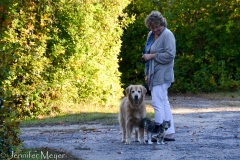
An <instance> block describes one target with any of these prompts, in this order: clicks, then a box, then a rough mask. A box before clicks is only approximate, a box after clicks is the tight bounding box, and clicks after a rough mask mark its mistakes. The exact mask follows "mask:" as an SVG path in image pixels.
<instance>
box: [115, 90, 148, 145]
mask: <svg viewBox="0 0 240 160" xmlns="http://www.w3.org/2000/svg"><path fill="white" fill-rule="evenodd" d="M125 91H126V97H124V98H123V99H122V102H121V104H120V112H119V124H120V127H121V130H122V142H123V143H124V142H125V144H130V143H131V134H132V133H133V131H134V130H135V141H139V142H140V144H144V143H145V142H144V128H142V127H140V125H141V120H142V119H143V118H144V117H146V106H145V102H144V99H145V94H146V92H147V90H146V88H145V87H144V86H142V85H130V86H129V87H127V88H126V90H125Z"/></svg>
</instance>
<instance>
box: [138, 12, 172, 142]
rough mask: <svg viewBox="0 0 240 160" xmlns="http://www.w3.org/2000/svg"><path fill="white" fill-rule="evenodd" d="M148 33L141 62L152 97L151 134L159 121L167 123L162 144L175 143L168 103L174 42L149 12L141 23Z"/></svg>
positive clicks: (157, 14) (155, 14)
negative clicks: (152, 118) (168, 122)
mask: <svg viewBox="0 0 240 160" xmlns="http://www.w3.org/2000/svg"><path fill="white" fill-rule="evenodd" d="M145 25H146V27H147V28H149V29H150V30H151V31H150V32H149V33H148V37H147V42H146V45H145V49H144V53H143V56H142V58H143V59H144V60H145V61H146V64H145V73H146V77H145V80H146V82H147V83H148V86H149V89H150V90H151V95H152V106H153V108H154V118H155V122H156V124H157V125H156V127H155V130H157V129H158V128H159V125H160V124H161V123H162V122H163V120H166V121H168V120H171V127H170V128H169V129H168V130H167V135H166V136H165V141H175V139H174V133H175V129H174V122H173V115H172V111H171V108H170V104H169V101H168V88H169V87H170V86H171V83H172V82H173V81H174V71H173V67H174V58H175V55H176V42H175V37H174V35H173V33H172V32H171V31H170V30H169V29H167V21H166V19H165V18H164V17H163V16H162V14H161V13H160V12H158V11H152V12H151V13H150V14H149V15H148V16H147V18H146V19H145Z"/></svg>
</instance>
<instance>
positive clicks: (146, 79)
mask: <svg viewBox="0 0 240 160" xmlns="http://www.w3.org/2000/svg"><path fill="white" fill-rule="evenodd" d="M145 82H146V83H148V77H147V75H146V76H145Z"/></svg>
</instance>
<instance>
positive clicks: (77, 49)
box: [0, 0, 130, 146]
mask: <svg viewBox="0 0 240 160" xmlns="http://www.w3.org/2000/svg"><path fill="white" fill-rule="evenodd" d="M128 3H129V1H128V0H101V1H99V0H83V1H79V0H70V1H67V0H55V1H52V0H25V1H22V0H11V1H9V0H4V1H1V3H0V13H1V15H0V18H1V23H0V25H1V30H0V55H1V57H0V62H1V63H0V96H1V97H4V99H6V102H7V104H6V106H5V107H6V109H8V110H6V111H4V112H1V115H3V116H5V117H6V120H4V121H1V124H0V125H3V126H4V127H3V128H1V129H2V130H1V134H2V133H3V134H5V133H6V132H8V129H9V131H11V132H12V131H14V132H15V131H16V133H17V131H18V118H25V117H36V116H38V115H42V114H52V113H54V112H59V111H61V107H65V108H67V107H69V106H73V105H75V106H77V105H78V106H84V105H88V106H89V107H92V106H98V107H102V106H106V107H111V106H115V105H116V102H117V103H118V101H119V99H120V98H121V96H122V92H123V90H122V88H121V82H120V75H121V74H120V72H119V71H118V67H119V66H118V54H119V52H120V47H121V39H120V36H121V35H122V33H123V30H122V27H126V26H127V25H128V23H129V22H130V19H129V18H127V17H126V15H124V14H123V13H122V10H123V9H124V8H125V7H126V6H127V4H128ZM10 108H11V109H12V110H10ZM7 111H9V112H7ZM13 113H19V114H16V115H15V117H14V118H13V117H12V115H13ZM8 120H11V124H8V123H6V122H7V121H8ZM8 127H12V128H8ZM6 128H7V129H6ZM1 138H2V135H1ZM9 138H10V139H12V138H13V139H12V141H15V139H17V134H16V136H15V137H11V136H9ZM3 139H4V137H3ZM17 142H18V141H16V143H17ZM9 145H12V144H9ZM13 145H14V144H13ZM17 145H18V144H16V145H15V146H17Z"/></svg>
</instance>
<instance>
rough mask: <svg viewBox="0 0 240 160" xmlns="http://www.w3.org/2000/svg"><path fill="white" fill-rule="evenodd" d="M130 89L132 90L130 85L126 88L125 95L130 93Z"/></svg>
mask: <svg viewBox="0 0 240 160" xmlns="http://www.w3.org/2000/svg"><path fill="white" fill-rule="evenodd" d="M131 88H132V85H130V86H128V87H127V88H126V89H125V92H126V95H128V94H129V93H130V91H131Z"/></svg>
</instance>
